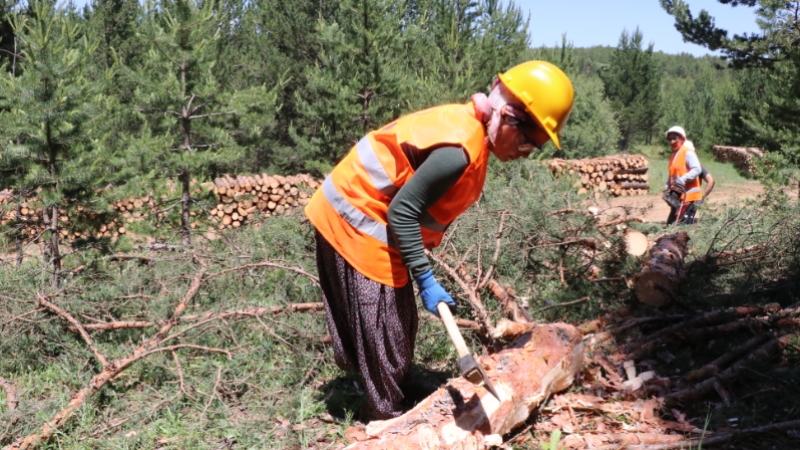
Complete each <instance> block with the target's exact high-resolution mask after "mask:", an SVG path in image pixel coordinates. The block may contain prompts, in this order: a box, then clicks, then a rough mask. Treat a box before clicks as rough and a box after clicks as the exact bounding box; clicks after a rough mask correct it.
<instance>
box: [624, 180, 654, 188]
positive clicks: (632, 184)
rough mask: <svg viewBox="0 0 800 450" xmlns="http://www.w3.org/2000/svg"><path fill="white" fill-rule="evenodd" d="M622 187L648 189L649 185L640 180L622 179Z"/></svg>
mask: <svg viewBox="0 0 800 450" xmlns="http://www.w3.org/2000/svg"><path fill="white" fill-rule="evenodd" d="M620 184H621V185H622V189H649V188H650V185H649V184H647V183H646V182H642V181H623V182H622V183H620Z"/></svg>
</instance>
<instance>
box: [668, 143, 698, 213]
mask: <svg viewBox="0 0 800 450" xmlns="http://www.w3.org/2000/svg"><path fill="white" fill-rule="evenodd" d="M688 151H690V150H689V148H688V147H686V146H683V147H681V148H680V149H679V150H678V151H677V152H672V156H670V158H669V179H670V180H674V179H675V178H678V177H682V176H684V175H686V174H687V173H688V172H689V166H687V165H686V152H688ZM702 199H703V190H702V189H701V188H700V176H699V175H698V176H697V178H695V179H694V180H692V181H687V182H686V193H685V194H683V199H682V201H684V202H696V201H698V200H702Z"/></svg>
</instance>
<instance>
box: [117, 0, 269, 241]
mask: <svg viewBox="0 0 800 450" xmlns="http://www.w3.org/2000/svg"><path fill="white" fill-rule="evenodd" d="M153 6H155V5H151V8H150V9H148V10H147V11H146V15H145V17H144V19H143V23H142V25H141V31H140V34H139V37H140V39H141V43H142V44H143V45H145V46H146V48H147V57H146V59H145V62H144V65H143V66H142V67H141V69H139V70H137V68H134V67H130V66H125V65H122V71H123V73H124V74H125V75H126V76H128V77H129V78H130V79H131V80H132V81H133V82H134V83H135V84H136V86H137V87H136V90H135V94H134V96H135V101H134V103H135V104H136V111H137V112H138V113H139V115H140V118H141V120H142V128H141V131H140V133H139V134H138V137H137V139H135V140H132V141H130V142H129V143H128V152H129V154H128V158H130V161H136V162H138V173H139V174H141V175H142V177H143V179H151V180H152V179H163V178H170V177H176V178H177V179H178V182H179V184H180V186H181V196H180V198H179V199H177V201H178V202H180V207H181V213H180V222H181V225H180V234H181V237H182V242H183V243H184V244H185V245H190V243H191V238H190V227H189V216H190V209H191V205H192V203H193V202H194V201H195V200H194V199H192V198H191V195H190V183H191V179H192V176H199V177H210V176H213V175H215V174H220V173H221V172H224V171H226V170H228V169H230V168H232V167H237V163H238V162H239V161H240V160H241V159H242V158H244V157H245V156H246V153H247V149H246V148H244V147H243V146H241V145H239V144H238V143H237V140H236V139H235V136H237V135H239V136H258V135H260V133H261V131H262V128H263V127H264V126H266V125H268V124H269V122H271V120H272V117H273V115H274V113H275V111H276V109H277V108H276V106H275V99H276V95H275V92H274V90H268V89H267V88H266V86H265V85H263V84H262V85H255V86H251V87H247V88H242V89H239V90H237V91H235V92H230V91H225V90H223V89H222V84H223V83H222V81H221V80H220V79H219V77H218V75H217V73H216V72H215V70H214V66H215V64H216V63H217V60H218V54H217V51H218V49H219V46H218V45H217V44H218V41H219V39H220V38H221V32H220V30H221V25H220V24H222V23H225V22H226V21H227V17H226V16H225V14H224V13H222V12H221V11H217V10H215V6H214V3H213V2H200V1H196V0H175V1H172V0H164V1H161V2H159V3H158V4H157V7H153Z"/></svg>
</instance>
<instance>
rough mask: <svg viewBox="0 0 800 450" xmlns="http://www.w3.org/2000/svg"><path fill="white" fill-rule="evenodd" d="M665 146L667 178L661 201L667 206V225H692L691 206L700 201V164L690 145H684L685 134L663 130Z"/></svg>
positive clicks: (676, 129)
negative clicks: (666, 144)
mask: <svg viewBox="0 0 800 450" xmlns="http://www.w3.org/2000/svg"><path fill="white" fill-rule="evenodd" d="M666 135H667V142H669V145H670V147H672V155H671V156H670V158H669V177H668V178H667V183H666V186H665V188H664V196H663V198H664V201H666V202H667V204H669V206H670V212H669V217H668V218H667V225H672V224H674V223H675V222H678V223H680V224H692V223H694V216H695V214H696V213H697V206H696V205H695V202H696V201H698V200H702V199H703V191H702V188H701V187H700V172H702V167H701V166H700V160H699V159H698V158H697V153H695V151H694V145H693V144H691V143H689V144H688V145H687V144H686V143H687V141H686V131H684V129H683V128H682V127H679V126H674V127H672V128H670V129H669V130H667V132H666Z"/></svg>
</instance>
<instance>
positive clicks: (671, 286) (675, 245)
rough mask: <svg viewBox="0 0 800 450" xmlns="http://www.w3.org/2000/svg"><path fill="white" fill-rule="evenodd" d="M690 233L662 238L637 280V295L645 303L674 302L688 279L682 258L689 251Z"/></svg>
mask: <svg viewBox="0 0 800 450" xmlns="http://www.w3.org/2000/svg"><path fill="white" fill-rule="evenodd" d="M688 243H689V234H687V233H686V232H685V231H679V232H677V233H674V234H668V235H666V236H661V237H660V238H658V240H657V241H656V243H655V245H654V246H653V248H651V249H650V254H649V255H648V256H647V259H645V261H644V266H643V267H642V271H641V272H640V273H639V274H637V275H636V277H634V280H633V282H634V286H635V287H634V289H635V290H636V296H637V297H638V298H639V300H640V301H641V302H642V303H647V304H648V305H653V306H661V305H663V304H665V303H667V302H669V301H671V300H673V299H674V298H675V296H676V294H677V291H678V286H679V285H680V284H681V282H683V280H684V278H685V277H686V269H685V265H684V262H683V258H685V257H686V254H687V252H688V248H687V247H688Z"/></svg>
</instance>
